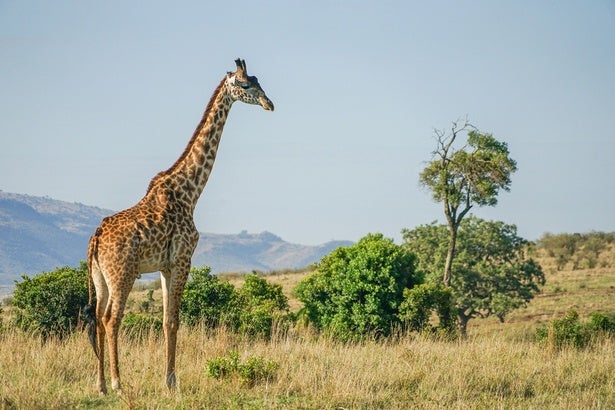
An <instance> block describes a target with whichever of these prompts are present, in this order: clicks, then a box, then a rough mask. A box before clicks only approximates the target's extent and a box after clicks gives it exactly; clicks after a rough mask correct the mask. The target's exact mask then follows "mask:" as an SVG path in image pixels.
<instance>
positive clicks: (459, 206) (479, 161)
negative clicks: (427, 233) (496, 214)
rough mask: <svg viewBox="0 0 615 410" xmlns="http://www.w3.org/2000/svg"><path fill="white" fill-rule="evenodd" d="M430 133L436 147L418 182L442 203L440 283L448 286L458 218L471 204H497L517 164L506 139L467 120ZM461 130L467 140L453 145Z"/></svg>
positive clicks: (461, 217)
mask: <svg viewBox="0 0 615 410" xmlns="http://www.w3.org/2000/svg"><path fill="white" fill-rule="evenodd" d="M434 133H435V137H436V141H437V147H436V150H435V151H434V152H433V159H432V161H430V162H429V163H428V164H427V166H426V167H425V169H423V171H422V172H421V173H420V176H419V182H420V184H421V185H422V186H424V187H426V188H428V189H429V190H430V191H431V193H432V196H433V199H434V200H435V201H437V202H441V203H442V204H443V206H444V215H445V216H446V221H447V224H448V232H449V235H448V248H447V254H446V261H445V265H444V269H443V275H442V283H443V284H444V286H449V285H450V283H451V276H452V270H451V268H452V265H453V258H454V257H455V246H456V242H457V231H458V229H459V226H460V224H461V221H462V220H463V218H464V217H465V216H466V214H467V213H468V212H469V211H470V210H471V209H472V208H473V207H474V206H494V205H496V204H497V195H498V193H499V191H500V190H505V191H508V190H510V183H511V180H510V176H511V174H512V173H513V172H515V171H516V170H517V164H516V162H515V161H514V160H513V159H511V158H510V156H509V152H508V146H507V145H506V143H504V142H500V141H498V140H496V139H495V138H494V137H493V135H492V134H487V133H482V132H480V131H478V130H477V129H476V128H475V127H474V126H473V125H471V124H470V123H468V121H467V120H466V121H465V123H464V124H458V123H457V122H453V124H452V127H451V129H450V131H448V132H446V131H441V130H435V131H434ZM463 134H466V135H467V142H466V143H465V144H464V145H463V146H462V147H461V148H456V147H455V143H459V141H458V140H459V139H461V136H462V135H463Z"/></svg>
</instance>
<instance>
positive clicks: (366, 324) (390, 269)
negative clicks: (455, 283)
mask: <svg viewBox="0 0 615 410" xmlns="http://www.w3.org/2000/svg"><path fill="white" fill-rule="evenodd" d="M421 281H422V278H420V277H419V276H417V275H416V274H415V272H414V255H413V254H412V253H410V252H408V251H407V250H406V249H404V248H402V247H400V246H398V245H396V244H395V243H393V240H391V239H387V238H384V237H383V236H382V235H381V234H369V235H367V236H365V237H364V238H362V239H361V240H360V241H359V242H358V243H356V244H355V245H352V246H349V247H340V248H337V249H336V250H334V251H333V252H331V253H330V254H329V255H327V256H325V257H324V258H323V259H322V261H321V262H320V264H319V265H318V268H317V270H316V271H315V272H314V273H313V274H312V275H310V276H308V277H307V278H305V279H304V280H303V281H302V282H301V283H300V284H299V285H298V287H297V289H296V292H297V296H298V297H299V299H300V300H301V301H302V302H303V303H304V304H305V308H304V311H303V313H304V314H305V315H306V316H307V319H308V320H309V321H310V322H311V323H313V324H314V325H315V326H316V327H317V328H318V329H322V330H325V331H326V332H328V333H330V334H332V335H334V336H336V337H339V338H341V339H353V338H361V337H364V336H366V335H374V334H381V335H388V334H389V333H390V331H391V327H392V326H393V325H395V324H398V323H399V322H400V319H399V317H398V313H399V305H400V303H401V302H402V300H403V291H404V289H405V288H410V287H412V286H414V285H415V284H417V283H420V282H421Z"/></svg>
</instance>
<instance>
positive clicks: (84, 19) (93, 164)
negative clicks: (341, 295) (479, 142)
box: [0, 0, 615, 244]
mask: <svg viewBox="0 0 615 410" xmlns="http://www.w3.org/2000/svg"><path fill="white" fill-rule="evenodd" d="M211 3H215V4H211ZM236 57H242V58H245V59H246V62H247V66H248V72H249V73H250V74H252V75H257V76H258V77H259V80H260V83H261V85H262V86H263V88H264V89H265V91H266V92H267V94H268V96H269V97H270V98H271V100H272V101H273V102H274V103H275V106H276V110H275V112H273V113H271V112H266V111H264V110H262V109H260V108H259V107H256V106H247V105H242V104H235V105H234V106H233V109H232V111H231V114H230V116H229V119H228V121H227V124H226V128H225V131H224V134H223V137H222V143H221V147H220V150H219V152H218V157H217V159H216V163H215V166H214V170H213V173H212V175H211V178H210V180H209V183H208V185H207V187H206V188H205V191H204V193H203V196H202V197H201V199H200V202H199V205H198V206H197V210H196V214H195V221H196V225H197V227H198V228H199V230H201V231H206V232H217V233H237V232H239V231H241V230H244V229H245V230H248V231H250V232H260V231H263V230H268V231H271V232H273V233H275V234H277V235H279V236H281V237H282V238H284V239H286V240H288V241H292V242H297V243H304V244H318V243H322V242H325V241H328V240H331V239H350V240H357V239H359V238H360V237H362V236H363V235H365V234H367V233H368V232H382V233H384V234H385V235H386V236H388V237H393V238H395V239H396V240H397V241H398V242H399V240H400V237H401V235H400V231H401V229H402V228H413V227H415V226H417V225H420V224H425V223H429V222H431V221H434V220H439V221H441V222H444V219H443V214H442V206H441V205H440V204H438V203H435V202H433V201H432V200H431V197H430V195H429V193H428V192H426V191H425V190H424V189H422V188H420V186H419V184H418V174H419V172H420V171H421V170H422V169H423V168H424V166H425V163H426V161H428V160H430V158H431V152H432V151H433V150H434V148H435V140H434V138H433V130H434V128H437V129H443V128H448V127H449V126H450V124H451V122H452V121H454V120H457V119H458V118H465V117H466V116H467V117H468V118H469V120H470V121H471V122H472V123H473V124H474V125H475V126H477V127H478V128H479V129H480V130H481V131H485V132H491V133H493V135H494V136H495V137H496V138H497V139H499V140H501V141H505V142H507V143H508V145H509V149H510V152H511V156H512V157H513V158H514V159H515V160H516V161H517V163H518V168H519V170H518V171H517V172H516V173H515V174H514V175H513V178H512V185H511V191H510V192H509V193H502V194H501V195H500V196H499V204H498V205H497V206H496V207H494V208H478V209H475V211H474V213H475V214H476V215H477V216H479V217H483V218H487V219H496V220H502V221H505V222H507V223H514V224H516V225H517V226H518V231H519V234H520V235H522V236H524V237H526V238H528V239H537V238H539V237H540V236H541V235H542V234H543V233H544V232H547V231H549V232H555V233H556V232H587V231H590V230H604V231H614V230H615V216H614V213H613V210H614V205H615V172H614V171H613V169H614V166H613V162H614V161H613V159H612V156H613V154H614V151H615V123H614V120H615V3H614V2H612V1H609V0H593V1H510V2H503V1H467V2H464V1H433V2H424V1H397V2H396V1H382V2H362V1H356V2H350V1H331V2H321V1H309V2H295V1H265V2H246V1H241V0H238V1H233V2H222V1H219V2H201V1H194V2H183V1H179V2H174V3H173V6H169V5H168V2H136V1H135V2H131V1H128V2H125V1H122V2H120V1H110V2H94V3H92V2H80V1H58V2H48V1H38V2H37V1H28V2H24V1H3V0H0V112H1V117H0V118H1V121H0V144H1V145H0V189H1V190H4V191H8V192H17V193H26V194H30V195H47V196H49V197H52V198H56V199H61V200H66V201H71V202H73V201H74V202H81V203H84V204H88V205H96V206H100V207H104V208H109V209H113V210H121V209H124V208H127V207H129V206H131V205H133V204H134V203H136V202H137V201H138V200H139V199H140V198H141V197H142V196H143V194H144V193H145V190H146V188H147V185H148V183H149V181H150V179H151V178H152V177H153V176H154V175H155V174H156V173H157V172H159V171H161V170H164V169H167V168H168V167H169V166H170V165H171V164H172V163H173V162H174V161H175V159H176V158H177V157H178V156H179V155H180V154H181V152H182V151H183V149H184V147H185V145H186V143H187V142H188V140H189V139H190V136H191V135H192V132H193V131H194V128H195V126H196V124H197V123H198V122H199V119H200V117H201V115H202V112H203V110H204V108H205V106H206V104H207V102H208V100H209V97H210V96H211V93H212V91H213V89H214V88H215V86H216V85H217V84H218V82H219V81H220V80H221V79H222V77H223V76H224V74H225V72H226V71H230V70H233V69H234V63H233V60H234V59H235V58H236Z"/></svg>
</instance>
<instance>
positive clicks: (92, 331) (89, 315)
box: [83, 228, 102, 357]
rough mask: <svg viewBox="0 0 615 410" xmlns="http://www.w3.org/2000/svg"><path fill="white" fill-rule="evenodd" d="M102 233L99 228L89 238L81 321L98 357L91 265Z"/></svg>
mask: <svg viewBox="0 0 615 410" xmlns="http://www.w3.org/2000/svg"><path fill="white" fill-rule="evenodd" d="M101 233H102V230H101V229H100V228H97V229H96V232H95V233H94V235H92V237H91V238H90V243H89V245H88V304H87V305H85V307H84V308H83V319H84V321H85V323H86V325H87V332H88V339H89V340H90V344H91V345H92V349H94V354H96V357H99V352H98V343H96V341H97V340H96V332H97V330H96V329H97V326H96V301H95V295H94V291H95V290H94V283H93V280H92V263H93V262H94V259H97V258H98V237H99V236H100V234H101Z"/></svg>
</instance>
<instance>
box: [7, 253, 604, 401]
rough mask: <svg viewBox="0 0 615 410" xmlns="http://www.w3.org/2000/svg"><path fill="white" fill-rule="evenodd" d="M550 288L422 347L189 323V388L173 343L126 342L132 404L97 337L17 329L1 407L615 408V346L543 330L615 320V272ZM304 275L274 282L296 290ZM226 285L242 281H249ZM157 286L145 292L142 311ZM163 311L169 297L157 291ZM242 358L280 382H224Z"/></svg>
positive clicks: (138, 303) (563, 278)
mask: <svg viewBox="0 0 615 410" xmlns="http://www.w3.org/2000/svg"><path fill="white" fill-rule="evenodd" d="M542 262H544V263H543V265H544V267H545V272H546V274H547V285H546V286H545V287H544V289H543V292H542V293H541V294H540V295H539V296H537V297H536V298H535V299H534V300H533V301H532V302H531V303H530V304H529V306H528V307H527V308H524V309H520V310H517V311H516V312H514V313H513V314H512V315H511V316H510V317H509V318H508V320H507V322H506V323H503V324H502V323H499V322H498V321H497V320H491V319H485V320H473V321H470V325H469V328H468V333H469V338H468V340H465V341H460V342H443V341H433V340H427V339H421V338H418V339H416V338H414V339H411V338H409V337H406V336H403V335H400V336H398V337H396V338H393V339H391V340H388V341H386V342H383V341H380V342H376V341H366V342H363V343H353V344H341V343H337V342H334V341H332V340H329V339H326V338H324V337H318V336H316V335H314V334H312V333H310V332H309V331H307V330H305V329H293V330H292V331H290V332H289V333H287V334H283V335H282V334H279V335H274V337H272V339H271V340H269V341H247V340H244V339H242V338H239V337H238V336H236V335H234V334H231V333H228V332H225V331H224V330H217V331H213V332H212V331H208V330H207V329H203V328H196V329H189V328H186V327H183V328H182V329H181V330H180V335H179V347H178V365H177V368H178V379H179V390H178V391H177V392H175V393H170V392H168V391H167V389H166V387H165V385H164V383H163V372H164V364H163V356H164V353H163V349H164V348H163V342H162V340H159V339H157V338H155V337H151V338H149V339H146V340H144V341H140V342H139V341H134V340H131V339H129V338H127V337H125V336H124V337H122V340H121V342H120V343H121V344H120V370H121V371H122V378H123V383H124V392H123V394H122V395H121V396H118V395H117V394H115V393H110V394H109V395H107V396H104V397H101V396H99V395H98V394H97V393H96V389H95V372H96V368H95V357H94V354H93V353H92V351H91V348H90V346H89V345H88V342H87V337H86V336H85V335H83V334H77V335H74V336H73V337H71V338H70V339H68V340H66V341H64V342H50V343H46V344H44V345H41V343H40V341H39V340H38V339H36V338H32V337H28V336H26V335H24V334H22V333H20V332H18V331H14V330H8V331H5V332H4V333H2V334H0V409H5V408H6V409H9V408H16V409H65V408H101V409H103V408H104V409H106V408H135V409H167V408H177V409H193V408H194V409H196V408H212V409H218V408H254V409H260V408H289V409H295V408H301V409H355V408H370V409H371V408H383V409H397V408H419V409H420V408H428V409H430V408H459V409H466V408H467V409H474V408H486V409H487V408H488V409H491V408H520V409H526V408H553V409H579V408H584V409H585V408H588V409H591V408H595V409H611V408H615V377H614V376H613V375H615V341H613V340H610V341H609V340H607V341H604V342H600V343H598V344H597V345H595V346H593V347H591V348H587V349H584V350H574V349H564V350H561V351H557V352H550V351H547V350H546V349H544V348H543V347H540V346H538V345H537V344H536V343H534V341H533V340H532V339H533V335H534V332H535V329H536V327H537V326H539V325H541V324H544V323H546V322H548V321H549V320H551V319H553V318H556V317H560V316H562V315H563V314H565V313H566V312H567V311H568V310H569V309H575V310H577V311H578V312H579V314H580V316H581V318H583V319H585V318H586V317H587V315H588V314H589V313H591V312H595V311H600V312H615V268H597V269H591V270H576V271H573V270H564V271H556V270H555V269H553V268H552V267H550V265H549V263H548V260H544V261H542ZM305 274H306V273H305V272H299V273H296V272H286V273H277V274H273V275H270V276H268V277H267V278H268V280H269V281H271V282H274V283H279V284H281V285H282V287H283V289H284V292H285V293H286V294H287V295H288V296H289V298H290V301H291V306H292V307H293V310H296V309H297V308H298V307H299V306H300V302H299V301H297V300H296V298H295V297H294V295H293V294H292V290H293V289H294V287H295V286H296V284H297V283H298V281H299V280H300V279H301V278H302V277H304V275H305ZM224 278H225V279H227V280H229V281H231V282H232V283H234V284H236V285H238V284H240V283H241V281H242V278H241V276H240V275H226V276H224ZM148 292H149V290H148V289H142V290H135V292H134V293H133V296H132V302H131V309H133V310H135V311H138V310H139V309H140V308H141V307H142V301H143V300H145V299H146V298H147V293H148ZM152 297H153V299H154V302H152V304H153V307H152V306H150V309H152V310H156V309H157V305H156V304H157V303H159V300H160V294H159V291H154V292H153V294H152ZM231 351H236V352H238V353H239V356H240V357H241V358H242V359H243V360H245V359H246V358H249V357H253V356H262V357H264V358H265V359H269V360H274V361H275V362H277V363H278V364H279V368H278V370H277V372H276V374H275V377H274V378H273V379H271V380H268V381H263V382H261V383H257V384H255V385H253V386H249V385H246V384H245V383H242V382H241V380H240V379H239V378H238V377H231V378H228V379H223V380H217V379H214V378H211V377H208V376H207V374H206V368H207V361H208V360H210V359H213V358H216V357H219V356H226V355H228V354H229V352H231Z"/></svg>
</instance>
